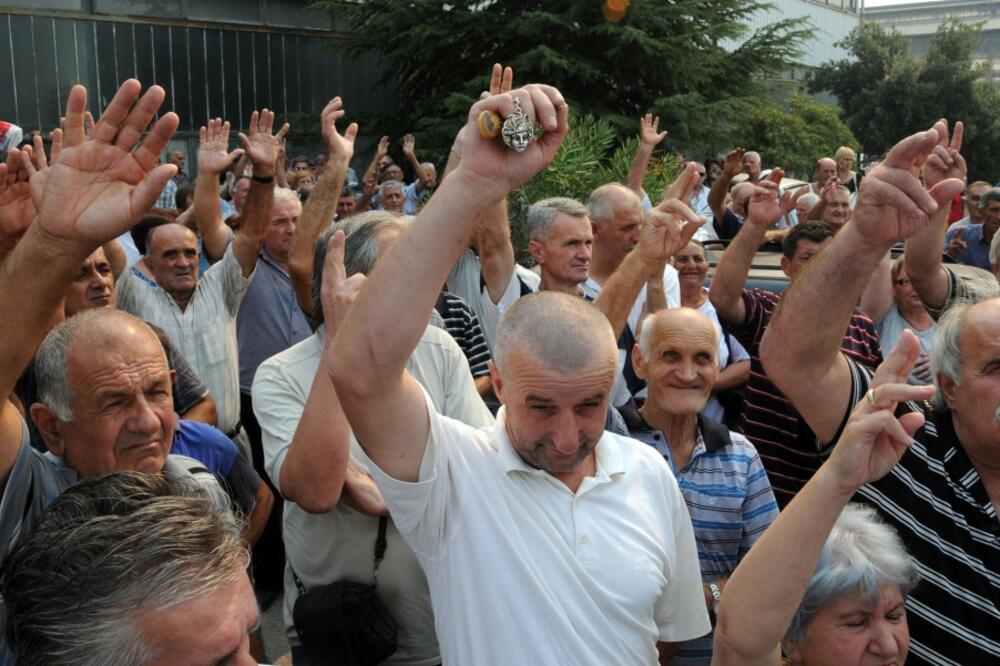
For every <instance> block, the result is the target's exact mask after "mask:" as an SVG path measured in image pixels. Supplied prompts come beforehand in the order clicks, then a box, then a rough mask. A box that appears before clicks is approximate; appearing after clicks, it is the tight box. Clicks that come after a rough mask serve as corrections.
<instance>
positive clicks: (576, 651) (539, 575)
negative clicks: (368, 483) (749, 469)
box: [370, 398, 710, 666]
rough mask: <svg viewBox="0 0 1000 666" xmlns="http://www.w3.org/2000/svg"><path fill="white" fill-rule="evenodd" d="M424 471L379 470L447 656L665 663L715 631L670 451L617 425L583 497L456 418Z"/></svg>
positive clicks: (503, 441)
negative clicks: (414, 475)
mask: <svg viewBox="0 0 1000 666" xmlns="http://www.w3.org/2000/svg"><path fill="white" fill-rule="evenodd" d="M428 412H429V416H430V436H429V438H428V442H427V447H426V449H425V452H424V457H423V461H422V462H421V468H420V475H419V480H418V482H416V483H405V482H402V481H397V480H395V479H393V478H391V477H389V476H387V475H386V474H385V473H383V472H382V471H381V470H379V469H378V468H377V467H376V466H375V465H374V464H370V468H371V471H372V475H373V477H374V479H375V481H376V483H377V484H378V486H379V489H380V490H381V491H382V495H383V497H384V498H385V500H386V502H387V504H388V506H389V511H390V512H391V513H392V516H393V519H394V520H395V521H396V527H397V528H398V529H399V531H400V533H401V534H402V535H403V538H404V539H406V541H407V543H409V544H410V546H411V547H412V548H413V551H414V552H415V553H416V555H417V559H418V560H419V561H420V564H421V566H422V567H423V569H424V572H425V573H426V575H427V582H428V584H429V585H430V591H431V601H432V603H433V605H434V612H435V621H436V623H437V632H438V640H439V643H440V647H441V656H442V658H443V661H444V663H446V664H476V666H484V665H489V664H498V665H503V666H508V665H509V664H574V666H585V665H588V664H592V665H594V666H606V665H608V664H657V663H658V658H657V648H656V643H657V641H670V642H676V641H683V640H687V639H690V638H694V637H697V636H703V635H704V634H706V633H708V631H709V630H710V626H709V622H708V613H707V611H706V609H705V601H704V597H703V594H702V586H701V575H700V572H699V568H698V554H697V551H696V548H695V541H694V532H693V530H692V528H691V522H690V518H689V517H688V512H687V508H686V506H685V504H684V499H683V497H682V496H681V494H680V491H679V490H678V487H677V482H676V481H675V480H674V477H673V475H672V474H671V473H670V470H669V468H668V467H667V464H666V462H665V461H664V460H663V458H662V456H660V455H659V454H658V453H657V452H656V451H655V450H654V449H653V448H652V447H648V446H646V445H644V444H642V443H640V442H637V441H635V440H632V439H629V438H626V437H620V436H618V435H613V434H611V433H607V432H605V433H604V435H603V437H602V438H601V440H600V441H599V442H598V444H597V448H596V453H597V463H596V464H597V469H596V473H595V475H594V476H593V477H588V478H586V479H584V481H583V483H582V484H581V486H580V488H579V489H578V491H577V492H576V494H575V495H574V494H573V493H572V492H570V490H569V488H567V487H566V486H565V485H564V484H563V483H561V482H560V481H558V480H556V479H555V478H554V477H552V476H550V475H549V474H548V473H546V472H544V471H541V470H537V469H533V468H531V467H529V466H528V465H527V464H526V463H525V462H524V461H523V460H522V459H521V457H520V456H519V455H518V454H517V452H516V451H515V450H514V448H513V447H512V445H511V443H510V441H509V439H508V437H507V433H506V430H505V428H504V425H503V424H504V420H505V412H504V410H503V409H501V411H500V414H499V415H498V421H497V424H496V425H495V426H494V427H493V428H492V429H479V430H477V429H475V428H472V427H469V426H467V425H465V424H462V423H459V422H457V421H454V420H452V419H449V418H447V417H444V416H440V415H439V414H438V413H437V412H436V410H435V409H434V405H433V402H432V401H431V400H430V398H428Z"/></svg>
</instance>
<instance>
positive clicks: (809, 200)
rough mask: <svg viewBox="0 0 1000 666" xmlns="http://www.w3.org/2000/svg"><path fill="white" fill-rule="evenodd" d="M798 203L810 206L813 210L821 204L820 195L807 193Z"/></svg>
mask: <svg viewBox="0 0 1000 666" xmlns="http://www.w3.org/2000/svg"><path fill="white" fill-rule="evenodd" d="M798 202H799V203H801V204H804V205H806V206H808V207H809V208H812V207H813V206H815V205H816V204H818V203H819V195H818V194H814V193H812V192H806V193H805V194H803V195H802V196H801V197H799V201H798Z"/></svg>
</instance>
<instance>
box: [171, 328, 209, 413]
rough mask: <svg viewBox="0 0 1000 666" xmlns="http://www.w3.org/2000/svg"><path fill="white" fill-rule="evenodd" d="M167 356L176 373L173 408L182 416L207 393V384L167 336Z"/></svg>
mask: <svg viewBox="0 0 1000 666" xmlns="http://www.w3.org/2000/svg"><path fill="white" fill-rule="evenodd" d="M167 356H168V357H169V359H170V367H171V368H173V370H174V372H175V373H176V375H177V379H176V381H174V387H173V392H174V409H175V410H176V411H177V413H178V414H180V415H181V416H183V415H184V413H185V412H187V411H188V410H189V409H191V408H192V407H194V406H195V405H196V404H198V403H199V402H201V401H202V400H203V399H204V398H205V396H206V395H208V386H206V385H205V383H204V382H202V381H201V379H200V378H199V377H198V374H197V373H196V372H195V371H194V368H192V367H191V364H190V363H188V360H187V358H185V356H184V354H182V353H181V351H180V350H179V349H177V346H176V345H175V344H174V343H173V342H171V341H170V339H169V338H167Z"/></svg>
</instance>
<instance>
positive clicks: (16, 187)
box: [0, 148, 44, 250]
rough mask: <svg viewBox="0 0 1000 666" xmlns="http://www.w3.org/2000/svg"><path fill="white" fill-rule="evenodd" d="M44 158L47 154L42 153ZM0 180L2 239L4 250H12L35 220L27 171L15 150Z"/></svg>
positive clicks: (18, 151) (10, 153)
mask: <svg viewBox="0 0 1000 666" xmlns="http://www.w3.org/2000/svg"><path fill="white" fill-rule="evenodd" d="M43 155H44V153H43ZM2 169H3V170H2V177H0V237H2V240H3V247H4V248H5V249H8V250H9V249H10V248H12V247H13V246H14V245H15V244H16V243H17V240H18V239H19V238H20V237H21V235H22V234H24V231H25V230H26V229H27V228H28V225H30V224H31V220H32V219H33V218H34V217H35V204H34V202H33V201H32V200H31V187H30V185H28V170H27V169H26V168H24V165H23V163H22V162H21V151H20V150H18V149H17V148H12V149H11V150H10V151H9V152H8V153H7V162H6V164H3V165H2Z"/></svg>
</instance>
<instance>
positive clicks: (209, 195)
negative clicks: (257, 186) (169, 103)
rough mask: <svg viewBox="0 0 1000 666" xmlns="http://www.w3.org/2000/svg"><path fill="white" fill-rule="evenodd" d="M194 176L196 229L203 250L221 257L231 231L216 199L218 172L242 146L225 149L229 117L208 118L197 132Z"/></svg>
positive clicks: (240, 153) (240, 150) (227, 141)
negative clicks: (203, 247)
mask: <svg viewBox="0 0 1000 666" xmlns="http://www.w3.org/2000/svg"><path fill="white" fill-rule="evenodd" d="M198 138H199V143H198V178H197V179H196V180H195V184H194V216H195V219H196V221H197V224H198V233H199V234H201V237H202V240H204V242H205V253H206V254H207V255H208V258H209V259H212V260H213V261H216V260H219V259H221V258H222V255H223V254H225V253H226V248H227V247H228V246H229V241H230V239H231V238H232V232H231V231H230V230H229V227H227V226H226V224H225V222H223V220H222V207H221V205H220V203H219V174H220V173H222V172H223V171H225V170H226V168H227V167H228V166H229V165H230V164H232V163H233V160H234V159H236V158H237V157H242V155H243V149H242V148H237V149H236V150H233V151H230V150H229V121H228V120H227V121H226V122H222V119H221V118H211V119H209V121H208V127H204V126H202V128H201V131H200V132H199V133H198Z"/></svg>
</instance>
